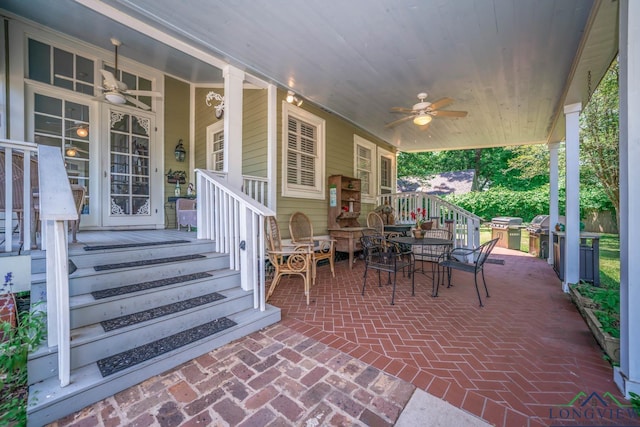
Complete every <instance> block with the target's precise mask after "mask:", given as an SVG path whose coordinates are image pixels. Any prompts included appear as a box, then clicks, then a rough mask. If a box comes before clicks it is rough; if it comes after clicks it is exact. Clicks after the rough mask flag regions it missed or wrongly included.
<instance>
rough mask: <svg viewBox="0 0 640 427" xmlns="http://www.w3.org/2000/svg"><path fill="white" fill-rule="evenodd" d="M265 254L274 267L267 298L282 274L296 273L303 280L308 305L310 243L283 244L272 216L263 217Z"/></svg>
mask: <svg viewBox="0 0 640 427" xmlns="http://www.w3.org/2000/svg"><path fill="white" fill-rule="evenodd" d="M265 233H266V240H267V256H268V258H269V262H271V264H272V265H273V268H274V269H275V274H274V276H273V280H272V281H271V286H269V291H268V292H267V300H269V297H271V294H273V291H274V290H275V289H276V286H278V283H280V279H281V278H282V276H284V275H297V276H300V277H302V279H303V280H304V294H305V295H306V297H307V305H309V293H310V288H311V277H310V276H311V270H312V252H311V246H310V245H286V246H285V245H283V244H282V240H281V239H280V227H278V222H277V221H276V218H275V217H274V216H268V217H266V218H265Z"/></svg>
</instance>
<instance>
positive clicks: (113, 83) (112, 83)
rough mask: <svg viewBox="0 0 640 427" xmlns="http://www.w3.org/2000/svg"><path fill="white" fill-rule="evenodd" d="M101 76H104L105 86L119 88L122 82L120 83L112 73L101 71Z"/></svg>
mask: <svg viewBox="0 0 640 427" xmlns="http://www.w3.org/2000/svg"><path fill="white" fill-rule="evenodd" d="M100 74H102V77H103V78H104V84H105V86H108V87H118V83H120V82H118V80H117V79H116V78H115V76H114V75H113V74H111V72H110V71H107V70H100Z"/></svg>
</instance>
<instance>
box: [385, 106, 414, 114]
mask: <svg viewBox="0 0 640 427" xmlns="http://www.w3.org/2000/svg"><path fill="white" fill-rule="evenodd" d="M391 112H392V113H406V114H411V113H415V111H413V110H412V109H411V108H403V107H391Z"/></svg>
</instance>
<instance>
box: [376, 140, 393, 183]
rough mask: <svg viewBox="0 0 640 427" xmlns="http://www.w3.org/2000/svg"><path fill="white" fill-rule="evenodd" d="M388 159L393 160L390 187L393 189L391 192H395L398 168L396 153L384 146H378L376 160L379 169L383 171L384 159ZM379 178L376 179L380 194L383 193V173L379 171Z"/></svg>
mask: <svg viewBox="0 0 640 427" xmlns="http://www.w3.org/2000/svg"><path fill="white" fill-rule="evenodd" d="M383 158H385V159H388V160H390V161H391V187H389V189H390V190H391V193H395V192H397V191H398V190H397V181H396V180H397V176H396V173H397V168H396V160H397V159H396V155H395V153H393V152H391V151H389V150H385V149H384V148H382V147H378V150H377V160H376V165H377V167H378V170H379V171H382V159H383ZM378 176H379V179H378V180H377V181H376V184H377V186H376V189H377V191H378V194H382V182H381V181H382V173H378Z"/></svg>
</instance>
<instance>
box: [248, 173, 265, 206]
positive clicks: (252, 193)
mask: <svg viewBox="0 0 640 427" xmlns="http://www.w3.org/2000/svg"><path fill="white" fill-rule="evenodd" d="M268 184H269V181H268V180H267V178H263V177H260V176H251V175H243V176H242V190H243V191H244V194H246V195H247V196H249V197H251V198H252V199H253V200H256V201H258V202H260V203H262V204H263V205H265V206H267V207H268V206H269V195H268V193H267V190H268V189H269V188H268Z"/></svg>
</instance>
